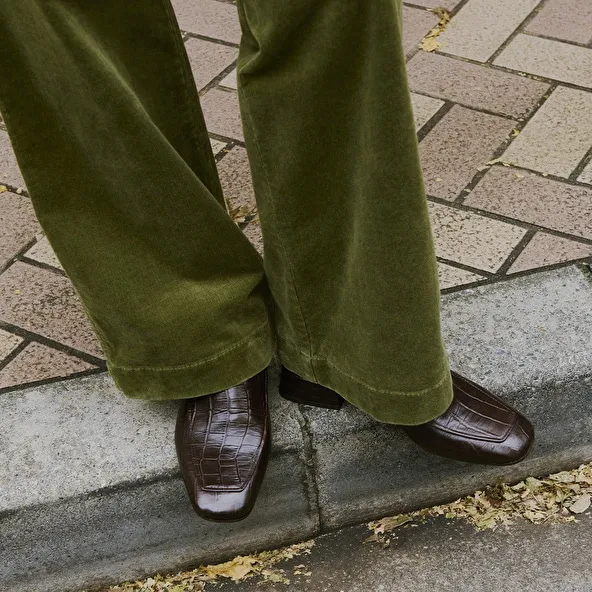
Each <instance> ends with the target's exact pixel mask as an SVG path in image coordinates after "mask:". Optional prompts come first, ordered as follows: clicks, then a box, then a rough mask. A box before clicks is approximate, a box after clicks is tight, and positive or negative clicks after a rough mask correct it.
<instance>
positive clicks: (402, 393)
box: [280, 346, 450, 396]
mask: <svg viewBox="0 0 592 592" xmlns="http://www.w3.org/2000/svg"><path fill="white" fill-rule="evenodd" d="M280 349H281V346H280ZM298 353H299V354H300V355H302V356H304V357H305V358H306V359H307V361H308V362H309V364H310V365H311V366H313V367H314V362H322V363H324V364H327V365H328V366H330V367H331V368H332V369H333V370H335V371H337V372H339V374H341V375H343V376H345V377H346V378H348V379H349V380H352V381H354V382H355V383H356V384H359V385H360V386H362V387H364V388H365V389H368V390H370V391H372V392H375V393H379V394H381V395H393V396H421V395H425V394H427V393H429V392H430V391H433V390H435V389H438V388H439V387H440V386H442V384H443V383H444V382H446V381H447V380H448V375H449V374H450V368H449V366H448V364H446V365H445V369H444V371H443V372H442V375H441V377H440V379H439V380H438V382H436V383H435V384H434V385H432V386H429V387H427V388H425V389H420V390H417V391H394V390H389V389H380V388H376V387H375V386H372V385H370V384H368V383H367V382H365V381H364V380H361V379H359V378H356V377H355V376H352V375H351V374H349V373H348V372H346V371H345V370H343V369H342V368H340V367H339V366H338V365H337V364H335V362H332V361H331V360H330V359H329V358H324V357H322V356H311V355H308V354H307V353H306V352H303V351H300V350H299V351H298ZM314 380H318V379H317V378H316V374H315V376H314Z"/></svg>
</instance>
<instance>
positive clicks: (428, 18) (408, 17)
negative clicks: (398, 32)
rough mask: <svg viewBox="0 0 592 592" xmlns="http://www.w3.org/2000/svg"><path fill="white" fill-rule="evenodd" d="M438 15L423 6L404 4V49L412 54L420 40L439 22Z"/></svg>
mask: <svg viewBox="0 0 592 592" xmlns="http://www.w3.org/2000/svg"><path fill="white" fill-rule="evenodd" d="M438 20H439V19H438V17H437V16H436V15H435V14H434V13H433V12H428V11H427V10H424V9H422V8H412V7H410V6H403V22H404V23H405V25H404V26H403V49H404V51H405V53H406V54H410V53H411V52H413V51H414V50H416V49H417V46H418V45H419V43H420V41H421V40H422V39H423V38H424V36H425V35H426V34H427V33H428V32H429V31H430V29H431V28H432V27H433V26H434V25H436V24H437V23H438Z"/></svg>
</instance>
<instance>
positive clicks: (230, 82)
mask: <svg viewBox="0 0 592 592" xmlns="http://www.w3.org/2000/svg"><path fill="white" fill-rule="evenodd" d="M220 86H226V87H227V88H232V89H234V90H238V81H237V77H236V68H235V69H234V70H232V72H230V74H228V75H226V76H225V77H224V78H223V79H222V80H221V81H220Z"/></svg>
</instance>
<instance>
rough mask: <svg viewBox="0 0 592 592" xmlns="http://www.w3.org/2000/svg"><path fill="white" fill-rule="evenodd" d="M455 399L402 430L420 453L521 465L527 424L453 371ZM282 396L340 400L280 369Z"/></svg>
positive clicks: (324, 403) (319, 402) (530, 437)
mask: <svg viewBox="0 0 592 592" xmlns="http://www.w3.org/2000/svg"><path fill="white" fill-rule="evenodd" d="M451 375H452V385H453V392H454V398H453V400H452V403H451V405H450V406H449V407H448V409H447V410H446V411H445V412H444V413H443V414H442V415H439V416H438V417H436V418H435V419H433V420H432V421H429V422H428V423H424V424H421V425H417V426H403V429H404V430H405V432H406V433H407V434H408V436H409V437H410V438H411V439H412V440H413V441H414V442H416V443H417V444H419V446H421V447H422V448H423V449H424V450H426V451H428V452H431V453H432V454H437V455H439V456H445V457H447V458H453V459H455V460H462V461H466V462H472V463H479V464H492V465H509V464H513V463H517V462H519V461H521V460H522V459H523V458H524V457H525V456H526V455H527V454H528V452H529V450H530V447H531V446H532V443H533V441H534V429H533V427H532V425H531V423H530V422H529V421H528V419H526V417H524V416H523V415H522V414H521V413H520V412H519V411H517V410H516V409H514V408H513V407H511V406H510V405H508V404H507V403H505V402H504V401H502V400H501V399H500V398H498V397H496V396H495V395H494V394H492V393H490V392H489V391H488V390H486V389H484V388H483V387H482V386H479V385H478V384H476V383H475V382H473V381H471V380H469V379H468V378H464V377H463V376H461V375H460V374H458V373H456V372H452V373H451ZM280 394H281V395H282V396H283V397H284V398H286V399H288V400H290V401H294V402H297V403H301V404H304V405H315V406H317V407H327V408H331V409H338V408H339V407H340V405H339V404H337V402H336V400H337V399H341V397H340V396H339V395H338V394H337V393H336V392H334V391H331V390H330V389H328V388H325V387H320V386H319V385H316V384H314V383H312V382H308V381H307V380H304V379H303V378H300V377H299V376H297V375H296V374H294V373H293V372H290V371H289V370H287V369H286V368H282V380H281V382H280Z"/></svg>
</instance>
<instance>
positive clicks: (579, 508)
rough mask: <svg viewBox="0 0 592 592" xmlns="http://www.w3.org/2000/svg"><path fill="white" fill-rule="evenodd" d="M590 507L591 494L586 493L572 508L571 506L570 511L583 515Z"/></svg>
mask: <svg viewBox="0 0 592 592" xmlns="http://www.w3.org/2000/svg"><path fill="white" fill-rule="evenodd" d="M589 507H590V494H589V493H585V494H584V495H582V496H580V497H579V498H578V499H577V500H576V501H575V502H574V503H573V504H572V505H571V506H569V511H570V512H573V513H574V514H581V513H582V512H585V511H586V510H587V509H588V508H589Z"/></svg>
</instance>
